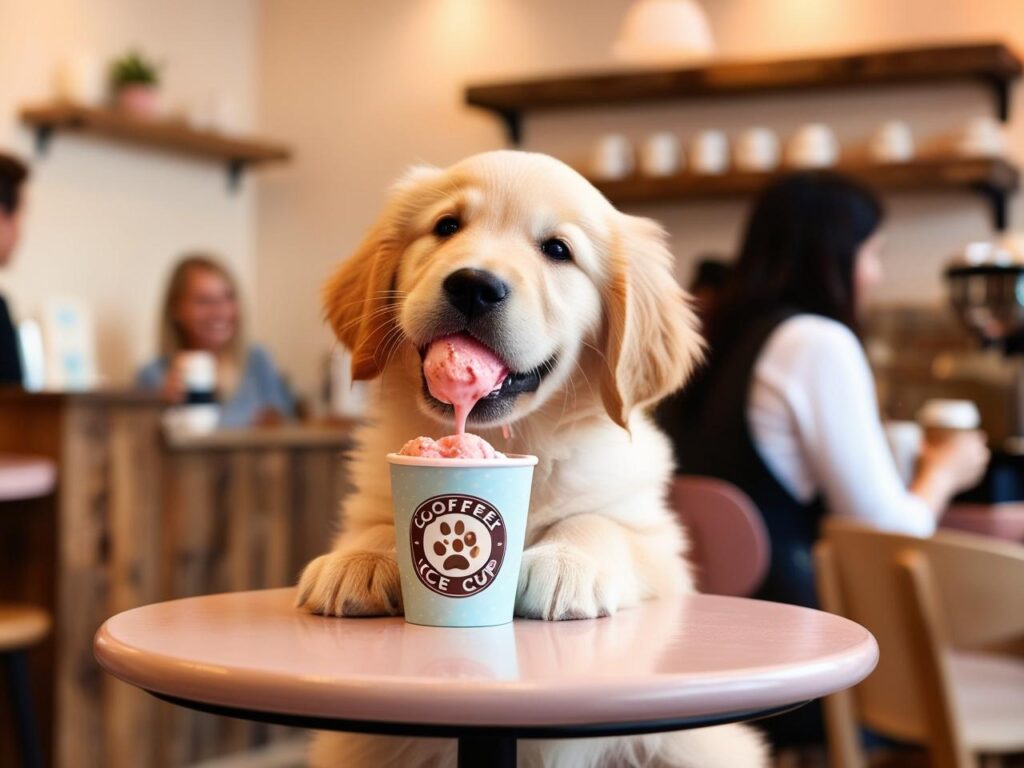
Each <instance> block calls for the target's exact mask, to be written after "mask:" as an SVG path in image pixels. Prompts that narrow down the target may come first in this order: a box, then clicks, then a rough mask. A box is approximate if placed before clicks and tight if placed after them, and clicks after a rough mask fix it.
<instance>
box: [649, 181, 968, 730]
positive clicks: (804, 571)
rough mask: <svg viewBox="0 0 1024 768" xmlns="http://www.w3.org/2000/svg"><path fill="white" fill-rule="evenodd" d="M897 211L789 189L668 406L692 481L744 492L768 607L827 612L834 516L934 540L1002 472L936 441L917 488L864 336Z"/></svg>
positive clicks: (831, 190) (759, 230)
mask: <svg viewBox="0 0 1024 768" xmlns="http://www.w3.org/2000/svg"><path fill="white" fill-rule="evenodd" d="M883 218H884V213H883V210H882V206H881V204H880V202H879V200H878V198H877V197H876V196H875V195H874V194H873V193H872V192H871V191H870V190H869V189H867V188H865V187H863V186H861V185H859V184H857V183H855V182H853V181H852V180H849V179H847V178H844V177H842V176H839V175H837V174H833V173H819V172H807V173H797V174H793V175H790V176H787V177H785V178H782V179H780V180H779V181H777V182H776V183H774V184H773V185H772V186H770V187H769V188H768V189H767V190H765V191H764V193H762V195H761V197H760V198H759V199H758V201H757V202H756V204H755V205H754V209H753V211H752V213H751V216H750V219H749V221H748V223H747V227H746V232H745V235H744V238H743V245H742V250H741V252H740V255H739V258H738V260H737V262H736V263H735V265H734V269H733V271H732V273H731V276H730V278H729V281H728V283H727V284H726V286H725V288H724V290H723V293H722V295H721V300H720V302H719V303H718V304H717V305H716V307H715V308H714V311H713V312H712V313H711V315H710V317H709V318H708V322H707V337H708V342H709V349H710V355H709V360H708V365H707V367H706V368H705V369H704V371H703V372H702V373H701V374H699V376H698V378H697V379H696V380H695V381H694V382H693V384H692V385H691V386H690V387H689V388H687V389H686V390H684V391H683V392H682V393H681V394H680V395H678V396H676V397H675V398H672V399H670V400H668V401H667V402H666V403H664V404H663V406H662V407H661V408H660V409H659V421H660V422H661V424H662V426H663V427H664V428H665V429H666V431H668V432H669V434H670V436H671V437H672V440H673V443H674V445H675V449H676V458H677V463H678V467H679V471H680V472H683V473H685V474H696V475H708V476H712V477H718V478H721V479H723V480H727V481H728V482H731V483H733V484H734V485H736V486H738V487H739V488H741V489H742V490H743V491H745V492H746V493H747V494H748V495H749V496H750V497H751V499H752V500H753V502H754V504H755V505H756V506H757V508H758V510H759V511H760V512H761V514H762V516H763V518H764V521H765V525H766V527H767V529H768V535H769V539H770V543H771V560H770V566H769V570H768V575H767V577H766V579H765V582H764V584H763V585H762V586H761V588H760V590H759V592H758V594H757V595H756V597H759V598H762V599H766V600H775V601H778V602H785V603H794V604H797V605H805V606H814V605H816V602H817V601H816V599H815V593H814V579H813V573H812V570H811V547H812V545H813V543H814V541H815V540H816V539H817V538H818V532H819V525H820V522H821V519H822V517H823V516H824V515H825V514H826V513H827V514H831V515H840V516H843V517H846V518H851V519H856V520H859V521H862V522H863V523H865V524H867V525H871V526H874V527H877V528H880V529H884V530H889V531H897V532H901V533H906V534H911V535H918V536H928V535H931V533H932V532H933V531H934V530H935V526H936V520H937V518H938V516H939V515H940V514H941V512H942V510H943V509H944V508H945V506H946V505H947V504H948V502H949V500H950V498H951V497H952V496H953V495H954V494H955V493H956V492H958V491H960V490H962V489H964V488H967V487H969V486H971V485H973V484H974V483H976V482H977V481H978V480H979V479H980V478H981V475H982V473H983V472H984V469H985V466H986V464H987V462H988V450H987V448H986V447H985V441H984V438H983V435H981V434H980V433H976V432H975V433H965V434H963V435H960V436H958V437H957V438H955V439H952V440H948V441H944V442H943V443H941V444H935V445H932V444H925V445H924V446H923V448H922V453H921V457H920V461H919V463H918V471H917V475H916V477H915V478H914V480H913V482H912V483H911V485H910V487H909V489H908V488H906V487H904V485H903V483H902V482H901V480H900V477H899V474H898V472H897V469H896V465H895V462H894V460H893V458H892V454H891V453H890V451H889V447H888V445H887V443H886V439H885V435H884V432H883V428H882V424H881V421H880V419H879V414H878V404H877V400H876V396H875V389H874V382H873V379H872V376H871V370H870V368H869V367H868V361H867V357H866V356H865V353H864V349H863V347H862V345H861V342H860V338H859V336H858V329H859V320H860V315H861V311H862V308H863V305H864V302H865V299H866V298H867V296H868V294H869V293H870V291H871V289H872V288H873V287H874V286H875V285H876V284H877V283H878V282H879V280H880V279H881V276H882V268H881V261H880V252H881V250H882V245H883V235H882V231H881V229H882V222H883ZM764 725H765V728H766V729H767V730H768V731H769V734H770V735H771V737H772V740H773V742H774V743H775V745H776V746H778V747H786V746H794V745H800V744H809V743H820V742H821V740H822V739H823V727H822V722H821V710H820V707H816V706H808V707H804V708H801V709H799V710H796V711H794V712H792V713H789V714H787V715H782V716H780V717H776V718H771V719H769V720H766V721H765V723H764Z"/></svg>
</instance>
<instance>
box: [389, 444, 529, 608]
mask: <svg viewBox="0 0 1024 768" xmlns="http://www.w3.org/2000/svg"><path fill="white" fill-rule="evenodd" d="M387 459H388V463H389V464H390V465H391V498H392V504H393V507H394V513H395V540H396V554H397V557H398V572H399V576H400V578H401V582H402V602H403V603H404V605H405V619H406V621H408V622H410V623H412V624H425V625H428V626H435V627H483V626H492V625H496V624H506V623H508V622H510V621H512V611H513V608H514V607H515V600H516V586H517V584H518V583H519V566H520V563H521V561H522V555H523V540H524V539H525V537H526V514H527V511H528V509H529V506H530V486H531V484H532V482H533V467H534V465H536V463H537V457H536V456H518V455H510V456H507V457H505V458H498V459H432V458H423V457H419V456H403V455H400V454H397V453H390V454H388V457H387Z"/></svg>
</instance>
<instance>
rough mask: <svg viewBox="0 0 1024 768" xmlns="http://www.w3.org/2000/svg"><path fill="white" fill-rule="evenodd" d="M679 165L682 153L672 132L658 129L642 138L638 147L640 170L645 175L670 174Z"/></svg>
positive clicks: (676, 170) (673, 172) (676, 171)
mask: <svg viewBox="0 0 1024 768" xmlns="http://www.w3.org/2000/svg"><path fill="white" fill-rule="evenodd" d="M681 167H682V153H681V152H680V150H679V139H678V138H676V135H675V134H674V133H669V132H668V131H658V132H657V133H652V134H651V135H650V136H648V137H647V139H646V140H644V143H643V146H642V147H641V149H640V170H642V171H643V172H644V174H645V175H646V176H672V175H673V174H675V173H678V172H679V170H680V168H681Z"/></svg>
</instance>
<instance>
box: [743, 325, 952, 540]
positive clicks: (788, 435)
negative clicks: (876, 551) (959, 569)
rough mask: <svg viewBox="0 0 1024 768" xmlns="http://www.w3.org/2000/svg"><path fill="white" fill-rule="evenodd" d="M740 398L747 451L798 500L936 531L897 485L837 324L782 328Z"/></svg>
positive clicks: (866, 378)
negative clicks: (750, 448)
mask: <svg viewBox="0 0 1024 768" xmlns="http://www.w3.org/2000/svg"><path fill="white" fill-rule="evenodd" d="M748 397H749V399H748V402H747V420H748V423H749V425H750V432H751V437H752V439H753V441H754V446H755V448H756V449H757V452H758V453H759V454H760V456H761V458H762V459H763V460H764V462H765V464H766V465H767V466H768V469H769V470H771V472H772V474H774V475H775V477H776V479H777V480H779V482H781V483H782V485H783V486H784V487H785V488H786V490H788V491H789V492H790V493H791V494H792V495H793V496H794V497H795V498H796V499H797V500H799V501H800V502H802V503H805V504H806V503H808V502H810V501H811V500H812V499H814V498H815V496H817V495H818V494H819V493H821V494H822V496H823V498H824V502H825V507H826V509H827V510H828V513H829V514H833V515H840V516H842V517H846V518H853V519H856V520H859V521H861V522H863V523H865V524H867V525H871V526H873V527H875V528H879V529H882V530H886V531H893V532H899V533H906V534H910V535H915V536H930V535H931V534H932V533H934V531H935V516H934V514H933V513H932V512H931V510H930V509H929V508H928V506H927V505H926V504H925V502H924V501H923V500H922V499H920V498H918V497H917V496H915V495H914V494H912V493H910V492H909V491H907V489H906V488H905V487H904V485H903V483H902V481H901V480H900V477H899V474H898V472H897V469H896V464H895V462H894V460H893V458H892V454H891V452H890V450H889V446H888V444H887V442H886V439H885V434H884V432H883V429H882V423H881V421H880V419H879V415H878V401H877V399H876V396H875V388H874V382H873V380H872V377H871V370H870V368H869V366H868V361H867V357H866V356H865V354H864V350H863V348H862V347H861V344H860V342H859V341H858V339H857V337H856V336H855V335H854V334H853V332H851V331H850V329H849V328H847V327H846V326H845V325H843V324H842V323H839V322H836V321H834V320H829V319H827V318H824V317H820V316H818V315H797V316H796V317H792V318H790V319H789V320H786V321H785V322H783V323H782V324H781V325H779V327H778V328H776V329H775V330H774V331H773V332H772V334H771V336H769V338H768V341H767V342H766V343H765V345H764V347H763V348H762V350H761V353H760V355H759V357H758V359H757V362H756V363H755V366H754V380H753V382H752V383H751V388H750V390H749V396H748Z"/></svg>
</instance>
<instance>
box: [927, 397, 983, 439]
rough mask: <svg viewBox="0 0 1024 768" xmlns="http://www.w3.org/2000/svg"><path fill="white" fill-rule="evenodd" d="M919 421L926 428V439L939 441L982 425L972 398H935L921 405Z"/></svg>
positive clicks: (971, 430) (974, 429)
mask: <svg viewBox="0 0 1024 768" xmlns="http://www.w3.org/2000/svg"><path fill="white" fill-rule="evenodd" d="M917 423H918V424H920V425H921V427H922V428H923V429H924V437H925V440H927V441H929V442H933V443H939V442H943V441H944V440H949V439H950V438H952V437H955V436H956V435H958V434H962V433H964V432H974V431H976V430H977V429H978V427H980V426H981V414H979V413H978V406H976V405H975V404H974V403H972V402H971V401H970V400H946V399H934V400H929V401H928V402H926V403H925V404H924V405H923V406H921V410H920V411H918V413H917Z"/></svg>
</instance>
